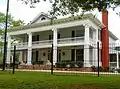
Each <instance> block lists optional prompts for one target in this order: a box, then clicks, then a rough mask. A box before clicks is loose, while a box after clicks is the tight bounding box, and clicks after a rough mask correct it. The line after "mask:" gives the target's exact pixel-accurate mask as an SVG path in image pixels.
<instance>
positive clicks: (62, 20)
mask: <svg viewBox="0 0 120 89" xmlns="http://www.w3.org/2000/svg"><path fill="white" fill-rule="evenodd" d="M85 19H90V20H91V21H92V22H93V23H95V24H96V25H97V26H99V27H100V28H104V27H105V26H104V24H102V23H101V22H100V21H99V20H98V19H97V18H95V16H94V15H93V14H85V15H83V16H80V15H79V16H72V17H68V18H63V19H57V20H54V21H53V22H52V24H51V21H47V22H42V23H36V24H28V25H25V26H18V27H14V28H11V29H9V32H12V31H17V30H26V29H30V28H37V27H43V26H49V25H54V24H60V23H67V22H72V21H78V20H85Z"/></svg>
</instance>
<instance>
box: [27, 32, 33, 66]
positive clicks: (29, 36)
mask: <svg viewBox="0 0 120 89" xmlns="http://www.w3.org/2000/svg"><path fill="white" fill-rule="evenodd" d="M31 59H32V33H28V52H27V65H31Z"/></svg>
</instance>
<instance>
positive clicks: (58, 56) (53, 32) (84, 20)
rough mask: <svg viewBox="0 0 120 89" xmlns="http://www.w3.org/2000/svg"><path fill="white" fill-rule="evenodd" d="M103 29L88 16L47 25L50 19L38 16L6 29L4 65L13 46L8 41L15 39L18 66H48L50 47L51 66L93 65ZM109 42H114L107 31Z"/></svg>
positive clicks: (9, 57) (95, 19) (58, 20)
mask: <svg viewBox="0 0 120 89" xmlns="http://www.w3.org/2000/svg"><path fill="white" fill-rule="evenodd" d="M104 27H105V25H104V24H103V23H101V22H100V21H99V20H98V19H97V18H95V17H94V16H93V15H92V14H85V15H84V16H82V17H81V16H75V17H69V18H63V19H56V20H54V21H53V23H52V24H51V21H50V18H49V17H48V16H47V15H46V14H44V13H41V14H39V15H38V16H37V17H35V19H33V21H31V23H30V24H29V25H26V26H21V27H16V28H12V29H10V30H9V32H8V34H7V36H8V49H7V63H8V64H9V63H10V59H11V50H13V45H14V44H11V43H12V42H11V39H14V38H17V39H19V42H18V43H17V44H15V45H16V46H17V50H18V51H19V61H20V65H32V64H33V62H39V61H41V64H43V65H50V64H51V63H50V60H51V48H52V44H53V63H54V65H55V64H56V63H57V62H60V61H63V60H71V61H80V62H82V63H83V67H91V66H97V65H98V63H97V61H98V50H97V42H98V41H99V43H100V49H101V29H102V28H104ZM109 39H110V40H109V43H110V42H112V43H113V42H115V41H116V40H118V38H117V37H116V36H115V35H114V34H112V32H110V31H109ZM99 54H100V55H101V51H100V52H99ZM100 58H101V56H100ZM101 63H102V61H101V60H100V65H101Z"/></svg>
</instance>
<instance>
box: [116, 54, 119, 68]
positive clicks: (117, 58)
mask: <svg viewBox="0 0 120 89" xmlns="http://www.w3.org/2000/svg"><path fill="white" fill-rule="evenodd" d="M116 55H117V69H119V52H117V53H116Z"/></svg>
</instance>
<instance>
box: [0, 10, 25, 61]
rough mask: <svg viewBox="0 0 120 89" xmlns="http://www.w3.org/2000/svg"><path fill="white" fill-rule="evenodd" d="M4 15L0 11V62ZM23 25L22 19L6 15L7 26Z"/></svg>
mask: <svg viewBox="0 0 120 89" xmlns="http://www.w3.org/2000/svg"><path fill="white" fill-rule="evenodd" d="M5 19H6V16H5V14H4V13H1V12H0V63H2V60H1V59H2V58H1V57H2V48H3V43H4V42H3V38H4V29H5V21H6V20H5ZM20 25H24V23H23V21H21V20H15V19H14V18H13V16H12V15H11V14H9V15H8V28H11V27H16V26H20Z"/></svg>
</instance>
